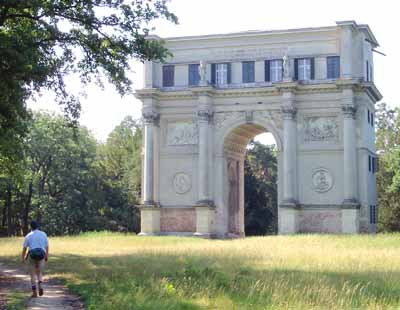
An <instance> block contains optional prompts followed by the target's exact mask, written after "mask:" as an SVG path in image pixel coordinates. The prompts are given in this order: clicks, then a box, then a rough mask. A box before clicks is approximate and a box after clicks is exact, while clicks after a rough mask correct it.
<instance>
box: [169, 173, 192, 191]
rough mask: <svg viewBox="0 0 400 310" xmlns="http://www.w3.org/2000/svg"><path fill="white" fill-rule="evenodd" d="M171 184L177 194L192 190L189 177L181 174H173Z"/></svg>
mask: <svg viewBox="0 0 400 310" xmlns="http://www.w3.org/2000/svg"><path fill="white" fill-rule="evenodd" d="M172 183H173V185H174V189H175V192H176V193H177V194H184V193H187V192H188V191H189V190H190V189H191V188H192V181H191V179H190V176H189V175H188V174H186V173H183V172H179V173H177V174H175V176H174V179H173V181H172Z"/></svg>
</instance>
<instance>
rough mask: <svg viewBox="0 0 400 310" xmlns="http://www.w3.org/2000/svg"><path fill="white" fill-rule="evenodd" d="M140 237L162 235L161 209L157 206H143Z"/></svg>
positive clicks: (141, 209)
mask: <svg viewBox="0 0 400 310" xmlns="http://www.w3.org/2000/svg"><path fill="white" fill-rule="evenodd" d="M139 208H140V233H139V236H156V235H159V234H160V208H159V207H157V206H156V205H155V204H152V205H147V204H146V205H141V206H139Z"/></svg>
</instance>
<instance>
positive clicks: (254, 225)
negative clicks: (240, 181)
mask: <svg viewBox="0 0 400 310" xmlns="http://www.w3.org/2000/svg"><path fill="white" fill-rule="evenodd" d="M244 167H245V168H244V173H245V209H244V210H245V231H246V235H265V234H267V233H269V234H271V233H276V232H277V222H278V218H277V214H278V213H277V201H278V197H277V172H278V168H277V167H278V166H277V160H276V149H275V147H274V146H267V145H263V144H261V143H259V142H255V141H252V142H251V144H250V148H249V149H248V150H247V153H246V159H245V166H244Z"/></svg>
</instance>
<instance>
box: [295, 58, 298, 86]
mask: <svg viewBox="0 0 400 310" xmlns="http://www.w3.org/2000/svg"><path fill="white" fill-rule="evenodd" d="M294 79H295V81H297V80H298V79H299V60H298V59H297V58H295V60H294Z"/></svg>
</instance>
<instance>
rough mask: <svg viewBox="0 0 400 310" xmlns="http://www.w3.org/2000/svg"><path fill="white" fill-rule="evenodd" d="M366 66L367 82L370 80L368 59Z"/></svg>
mask: <svg viewBox="0 0 400 310" xmlns="http://www.w3.org/2000/svg"><path fill="white" fill-rule="evenodd" d="M366 67H367V78H366V79H365V80H366V81H367V82H369V64H368V60H367V63H366Z"/></svg>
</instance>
